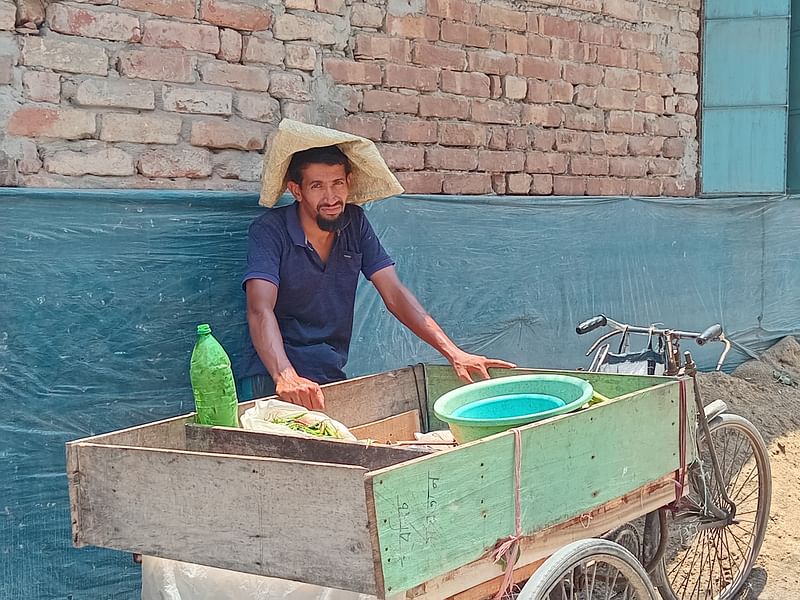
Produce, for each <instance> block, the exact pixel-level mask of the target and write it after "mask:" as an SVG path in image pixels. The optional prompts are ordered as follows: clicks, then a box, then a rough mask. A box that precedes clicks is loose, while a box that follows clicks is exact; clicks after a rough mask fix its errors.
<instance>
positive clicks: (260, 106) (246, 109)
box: [233, 92, 281, 123]
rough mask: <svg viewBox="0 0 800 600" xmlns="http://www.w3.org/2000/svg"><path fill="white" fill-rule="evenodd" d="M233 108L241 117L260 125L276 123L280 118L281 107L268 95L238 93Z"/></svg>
mask: <svg viewBox="0 0 800 600" xmlns="http://www.w3.org/2000/svg"><path fill="white" fill-rule="evenodd" d="M233 106H234V108H235V109H236V111H237V114H239V115H240V116H241V117H243V118H245V119H249V120H250V121H259V122H261V123H277V122H278V121H280V118H281V105H280V103H279V102H278V101H277V100H275V98H271V97H270V96H269V95H268V94H261V93H252V94H251V93H247V92H238V93H237V94H236V96H235V97H234V102H233Z"/></svg>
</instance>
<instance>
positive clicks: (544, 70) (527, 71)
mask: <svg viewBox="0 0 800 600" xmlns="http://www.w3.org/2000/svg"><path fill="white" fill-rule="evenodd" d="M517 74H518V75H522V76H523V77H533V78H535V79H560V78H561V63H560V62H558V61H556V60H551V59H546V58H537V57H534V56H520V57H519V58H518V59H517Z"/></svg>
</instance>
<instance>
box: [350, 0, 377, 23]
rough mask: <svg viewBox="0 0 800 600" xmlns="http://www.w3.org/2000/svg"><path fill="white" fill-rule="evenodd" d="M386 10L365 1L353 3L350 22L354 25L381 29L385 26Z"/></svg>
mask: <svg viewBox="0 0 800 600" xmlns="http://www.w3.org/2000/svg"><path fill="white" fill-rule="evenodd" d="M385 12H386V11H384V10H383V9H382V8H381V7H379V6H372V5H371V4H366V3H364V2H355V3H353V8H352V9H351V10H350V24H351V25H353V26H354V27H373V28H376V29H379V28H381V27H382V26H383V17H384V14H385Z"/></svg>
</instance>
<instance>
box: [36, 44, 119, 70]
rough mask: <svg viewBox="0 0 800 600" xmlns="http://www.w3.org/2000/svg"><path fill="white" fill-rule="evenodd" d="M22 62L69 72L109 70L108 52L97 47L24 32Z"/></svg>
mask: <svg viewBox="0 0 800 600" xmlns="http://www.w3.org/2000/svg"><path fill="white" fill-rule="evenodd" d="M22 43H23V46H22V63H23V64H25V65H27V66H30V67H44V68H45V69H49V70H52V71H66V72H68V73H89V74H91V75H106V74H108V55H107V54H106V51H105V50H104V49H103V48H101V47H99V46H94V45H91V44H87V43H84V42H77V41H69V40H68V39H66V38H63V37H61V36H58V35H47V36H43V37H40V36H23V38H22Z"/></svg>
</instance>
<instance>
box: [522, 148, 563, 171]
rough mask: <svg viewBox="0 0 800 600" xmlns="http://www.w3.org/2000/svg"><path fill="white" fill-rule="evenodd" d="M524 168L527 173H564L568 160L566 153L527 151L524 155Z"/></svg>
mask: <svg viewBox="0 0 800 600" xmlns="http://www.w3.org/2000/svg"><path fill="white" fill-rule="evenodd" d="M525 158H526V160H525V170H526V171H527V172H528V173H550V174H556V173H566V172H567V163H568V162H569V159H568V156H567V155H566V154H560V153H558V152H537V151H533V152H528V153H527V154H526V155H525Z"/></svg>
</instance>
